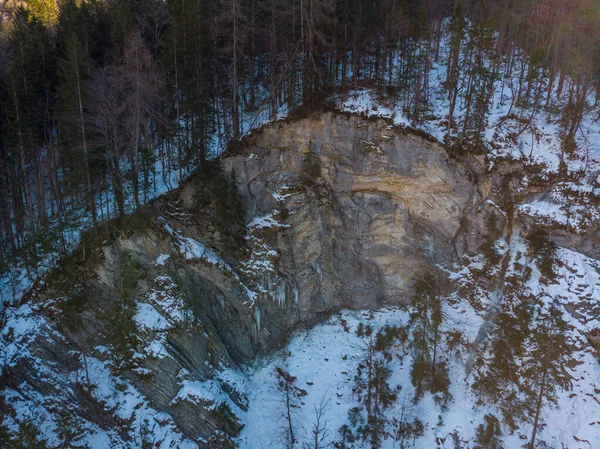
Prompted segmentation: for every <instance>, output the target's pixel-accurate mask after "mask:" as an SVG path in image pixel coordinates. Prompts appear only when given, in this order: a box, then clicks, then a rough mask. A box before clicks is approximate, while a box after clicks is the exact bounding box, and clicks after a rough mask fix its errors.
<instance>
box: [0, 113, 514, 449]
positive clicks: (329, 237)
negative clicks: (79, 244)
mask: <svg viewBox="0 0 600 449" xmlns="http://www.w3.org/2000/svg"><path fill="white" fill-rule="evenodd" d="M220 164H221V167H222V169H223V173H225V177H226V178H227V181H228V183H229V184H230V185H233V184H235V190H237V193H238V195H239V199H240V203H241V205H240V207H241V209H242V211H241V212H242V213H243V215H244V217H245V220H244V221H245V223H246V228H245V230H244V232H243V234H244V235H245V238H244V240H243V241H244V242H245V243H244V244H242V245H240V244H239V242H238V243H237V244H236V243H234V244H233V245H232V242H235V240H233V237H231V236H229V235H228V234H229V233H230V231H231V226H230V223H227V222H226V221H227V220H224V219H223V217H222V215H223V205H221V206H219V204H217V203H218V200H215V198H213V197H211V196H210V195H209V194H207V192H208V191H209V190H208V188H207V187H206V183H207V182H211V181H210V180H209V181H207V178H208V176H204V177H203V176H199V177H197V178H196V179H193V180H191V181H190V182H189V183H187V184H186V185H185V186H184V187H183V188H181V189H180V190H179V191H177V192H174V193H172V194H169V195H167V196H166V197H163V198H161V199H159V200H158V201H156V202H155V204H154V205H153V206H152V208H151V212H152V213H146V214H145V215H142V217H141V218H142V221H143V222H142V224H141V225H139V224H138V226H136V227H135V228H132V229H130V230H129V231H127V232H122V233H121V234H120V235H119V236H118V237H117V238H115V239H113V240H112V242H111V243H107V244H105V245H104V246H103V247H101V248H97V249H95V250H94V251H92V254H91V255H90V254H89V252H88V254H87V262H86V263H76V264H75V265H76V268H74V267H73V266H71V268H69V269H68V270H67V269H65V271H64V272H63V273H62V274H61V273H60V271H59V273H58V275H57V276H56V279H55V280H54V281H50V282H49V284H48V286H47V287H45V288H44V289H43V290H41V291H38V292H35V293H34V294H33V298H32V299H31V301H33V302H35V303H36V304H37V306H36V307H38V308H39V310H37V311H36V312H35V314H39V315H41V316H43V317H44V318H43V320H44V323H46V324H44V325H43V326H40V329H41V330H39V331H37V333H35V334H34V335H28V336H23V337H22V338H21V336H19V335H17V337H16V339H15V338H14V337H12V338H13V341H10V342H9V343H10V344H9V346H7V348H8V349H7V351H11V350H12V349H11V348H12V346H14V348H13V349H15V351H14V354H12V353H11V354H12V355H11V363H10V366H7V367H5V374H4V379H5V381H4V382H3V384H2V385H0V387H2V386H4V387H5V388H10V389H11V391H20V392H21V393H23V391H24V388H25V387H24V386H23V385H27V388H31V389H32V390H34V391H38V392H42V393H44V394H47V395H55V396H56V397H57V398H60V399H56V400H55V401H57V400H60V401H65V403H71V404H74V406H73V410H77V413H78V415H79V416H81V417H82V418H83V419H85V420H87V421H89V422H91V423H93V424H94V425H96V426H98V427H99V428H101V429H108V430H111V432H112V430H113V429H115V428H119V429H120V430H118V431H115V432H113V433H114V435H113V434H112V433H111V435H112V436H111V437H110V438H113V440H111V441H113V443H114V442H115V441H118V442H119V443H118V444H117V443H115V444H116V446H115V447H136V444H137V443H135V442H133V440H134V439H135V438H137V437H135V435H136V434H137V433H141V430H140V429H139V424H136V422H137V421H136V419H137V418H135V417H134V416H133V415H131V417H130V419H129V420H128V419H124V420H123V419H121V420H119V419H115V418H114V415H115V412H114V407H115V405H114V404H111V403H109V402H108V399H106V398H105V397H103V396H101V395H100V394H99V393H98V391H99V387H98V385H96V384H95V383H94V381H93V380H90V384H93V386H91V385H88V382H87V380H85V381H84V380H82V379H83V378H84V371H85V370H84V366H83V363H84V360H83V359H82V357H80V354H81V353H84V352H85V353H86V354H88V358H89V359H90V362H89V363H90V366H92V365H94V364H96V365H98V364H101V363H104V364H105V365H106V366H108V367H109V368H111V369H112V368H114V366H116V365H117V362H115V361H114V360H113V359H114V353H115V350H114V348H113V346H114V338H113V337H114V335H113V334H114V333H115V332H116V330H115V329H117V328H116V327H115V318H114V317H115V316H117V317H121V315H119V313H120V312H119V311H120V310H121V308H122V307H123V306H122V303H123V301H125V299H127V300H129V301H133V305H130V306H129V307H133V308H134V310H133V311H132V312H133V314H134V315H135V316H134V317H133V318H131V317H129V321H127V323H129V325H131V326H134V327H133V328H132V329H133V331H134V332H135V333H136V334H137V335H138V337H139V339H138V342H137V346H136V348H135V350H134V351H133V352H131V353H128V354H127V355H125V356H123V355H121V356H120V357H121V359H123V358H126V359H128V360H126V361H127V362H131V363H129V364H128V365H127V366H126V367H125V368H122V369H121V371H119V376H120V377H119V378H120V379H122V381H123V382H126V383H127V385H130V386H131V388H132V389H135V390H136V391H138V392H141V394H142V395H143V397H145V400H147V401H148V404H149V405H148V404H146V405H145V406H148V407H151V409H152V410H156V411H160V412H167V413H169V414H170V415H171V417H172V419H173V421H174V423H173V424H174V427H176V428H177V429H179V430H180V431H181V432H183V434H184V435H185V437H187V438H190V439H193V440H194V441H196V442H199V443H200V445H201V446H204V445H207V444H208V443H207V441H208V439H209V437H211V436H214V435H215V434H216V433H217V434H218V432H217V431H223V432H225V433H226V434H234V433H235V425H233V424H232V423H230V422H225V421H224V419H223V412H222V411H219V412H217V411H216V408H215V404H216V403H217V402H219V401H220V400H221V399H219V397H218V395H217V397H215V398H213V399H210V398H208V399H207V398H197V397H191V396H190V395H189V394H188V393H186V391H187V390H186V389H185V385H186V382H198V381H206V380H207V379H209V380H210V379H212V380H213V381H214V383H215V384H218V386H217V387H215V388H216V389H217V390H218V391H219V392H220V393H219V394H222V395H223V396H226V397H228V398H230V400H231V401H233V402H232V403H233V404H235V406H237V407H240V408H244V407H245V399H244V397H243V394H241V392H238V391H235V390H233V389H232V388H231V387H230V385H228V383H227V381H226V380H224V379H222V378H219V377H218V376H217V377H214V373H215V369H216V368H218V367H223V366H234V365H236V364H238V363H246V362H249V361H251V360H252V359H253V358H254V357H255V356H256V355H257V354H258V353H261V352H266V351H269V350H272V349H273V348H275V347H277V346H278V345H281V344H282V343H283V342H284V340H285V337H286V336H287V335H289V333H290V332H291V331H292V330H294V329H296V328H298V327H299V326H304V325H310V324H311V323H314V322H315V321H317V320H319V319H321V318H322V317H324V316H326V315H328V314H329V313H331V312H334V311H336V310H339V309H340V308H344V307H351V308H375V307H379V306H381V305H384V304H406V303H407V302H408V301H409V299H410V294H411V286H412V283H413V281H414V279H415V277H416V276H418V275H419V274H420V273H423V272H424V271H425V270H427V269H429V268H431V267H432V265H434V264H437V265H442V266H443V265H448V264H451V263H453V262H458V261H459V260H460V257H462V255H463V254H465V253H467V254H468V253H477V252H479V248H480V246H481V245H482V242H483V241H484V240H485V238H486V235H487V234H488V233H489V232H491V231H492V230H490V229H489V222H490V221H491V222H493V223H495V226H496V227H497V229H495V232H498V233H501V232H502V231H503V230H504V231H506V229H507V227H508V226H507V225H508V224H509V223H508V222H509V221H511V220H512V218H511V217H512V215H511V216H507V215H506V213H505V212H503V211H502V210H501V208H500V207H499V206H498V205H496V203H498V202H499V201H500V200H499V199H498V198H499V197H500V198H504V199H506V198H508V199H510V198H511V195H510V193H511V192H513V191H514V190H515V188H514V184H515V183H517V184H518V180H517V181H515V178H514V176H512V175H511V173H513V172H514V170H512V169H510V167H509V168H508V169H507V172H506V173H501V172H496V173H494V174H485V173H484V172H485V170H484V164H483V163H482V161H477V159H475V158H473V159H471V160H469V164H468V165H469V167H470V168H467V165H465V164H463V163H462V162H459V161H457V160H456V159H453V158H451V157H450V156H449V155H448V154H447V152H446V151H445V150H444V149H443V148H442V147H441V146H440V145H439V144H436V143H432V142H430V141H428V140H427V139H424V138H422V137H419V136H416V135H412V134H407V133H404V132H402V131H401V130H398V129H394V128H392V127H391V126H389V125H388V123H387V122H386V121H384V120H366V119H363V118H360V117H356V116H347V115H339V114H333V113H319V114H315V115H313V116H311V117H309V118H305V119H302V120H299V121H295V122H292V123H277V124H274V125H272V126H270V127H267V128H266V129H264V130H262V131H261V132H259V133H257V134H256V135H254V136H252V137H250V138H248V139H247V141H246V142H245V144H244V146H243V148H242V149H241V150H240V151H239V152H238V153H236V154H230V155H226V156H224V157H223V158H221V160H220ZM473 167H476V168H475V169H474V168H473ZM477 167H479V168H477ZM516 168H518V167H516ZM473 171H475V173H473ZM225 184H227V183H225ZM500 192H502V193H501V194H499V193H500ZM507 192H508V193H507ZM231 199H232V198H229V200H231ZM234 203H235V202H234V201H230V203H229V204H226V205H225V212H228V213H230V214H229V215H230V216H233V215H235V214H231V212H235V211H227V209H228V208H235V207H238V206H235V204H234ZM219 207H220V209H219ZM504 209H506V207H504ZM220 211H221V212H220ZM490 217H495V218H494V219H493V220H490V219H489V218H490ZM232 246H233V247H232ZM236 246H237V247H238V248H236ZM240 246H241V249H240V248H239V247H240ZM84 255H85V252H84ZM125 255H126V256H127V257H125V259H126V262H127V261H129V262H127V263H126V264H125V265H126V266H125V268H124V265H123V264H124V262H123V260H124V256H125ZM79 256H80V255H77V257H79ZM127 264H129V265H131V264H133V265H132V266H131V267H130V266H129V265H127ZM75 269H76V270H78V271H75V272H74V271H73V270H75ZM69 270H71V271H69ZM128 270H129V271H131V272H133V273H134V274H135V276H134V277H135V279H134V282H133V283H132V285H131V286H130V287H129V288H128V289H126V288H125V287H124V285H125V283H126V282H125V278H126V274H127V271H128ZM65 282H66V283H67V284H68V283H70V284H71V287H69V288H67V289H66V291H65V290H64V289H63V288H62V287H60V285H62V284H64V283H65ZM126 290H127V291H126ZM74 292H77V295H79V296H77V297H78V298H79V303H78V304H77V306H76V307H75V306H74V305H73V301H74V299H73V298H74V297H75V296H76V295H75V293H74ZM82 295H83V299H81V298H82ZM124 298H125V299H124ZM81 302H82V303H81ZM73 309H74V310H73ZM148 310H150V311H151V312H152V311H154V312H152V313H154V315H151V316H152V320H153V321H152V322H148V318H144V317H145V315H144V313H143V312H145V311H148ZM116 321H118V320H116ZM117 330H118V329H117ZM3 338H4V340H6V341H8V340H9V337H7V336H6V335H4V334H3ZM22 344H27V346H28V347H29V348H31V349H30V350H28V351H29V352H26V353H23V352H21V353H19V351H17V349H18V348H19V347H20V346H19V345H22ZM11 345H12V346H11ZM111 345H113V346H111ZM106 348H113V349H110V350H107V349H106ZM65 354H69V356H68V357H66V356H65ZM111 354H112V355H111ZM132 354H133V355H132ZM86 363H88V362H86ZM42 366H46V367H48V366H50V367H52V374H51V375H50V376H49V375H48V372H47V368H44V369H42ZM44 370H46V371H44ZM74 373H75V374H74ZM86 376H87V374H86ZM49 377H50V378H51V379H50V380H49ZM92 377H93V376H92ZM207 388H208V387H207ZM127 391H129V390H127ZM211 391H212V390H211ZM117 394H118V393H117V392H116V390H115V395H117ZM123 401H125V399H123ZM211 401H212V402H211ZM145 406H144V407H145ZM235 406H234V407H235ZM139 407H142V406H139ZM234 411H235V410H234ZM157 422H158V421H157ZM136 425H137V426H138V427H135V426H136ZM168 425H169V426H170V425H171V424H168ZM132 435H133V436H132ZM165 438H166V437H165ZM213 447H218V446H213Z"/></svg>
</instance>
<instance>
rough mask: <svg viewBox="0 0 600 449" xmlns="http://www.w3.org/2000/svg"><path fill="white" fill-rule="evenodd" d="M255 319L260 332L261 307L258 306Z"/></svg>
mask: <svg viewBox="0 0 600 449" xmlns="http://www.w3.org/2000/svg"><path fill="white" fill-rule="evenodd" d="M254 318H255V319H256V330H257V331H260V306H259V305H258V304H256V307H255V308H254Z"/></svg>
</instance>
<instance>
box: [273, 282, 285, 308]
mask: <svg viewBox="0 0 600 449" xmlns="http://www.w3.org/2000/svg"><path fill="white" fill-rule="evenodd" d="M275 299H276V300H277V305H278V306H279V307H283V306H284V305H285V279H280V281H279V283H278V284H277V287H275Z"/></svg>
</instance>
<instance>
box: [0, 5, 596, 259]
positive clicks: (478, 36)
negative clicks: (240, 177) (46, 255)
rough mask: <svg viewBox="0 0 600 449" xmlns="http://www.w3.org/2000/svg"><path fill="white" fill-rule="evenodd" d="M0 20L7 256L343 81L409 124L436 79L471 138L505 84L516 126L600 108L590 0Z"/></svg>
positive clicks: (117, 212) (54, 238) (121, 9)
mask: <svg viewBox="0 0 600 449" xmlns="http://www.w3.org/2000/svg"><path fill="white" fill-rule="evenodd" d="M0 20H1V22H0V32H1V34H0V39H1V41H0V45H1V46H0V98H1V110H0V114H1V115H0V161H1V163H0V230H1V238H0V249H1V251H0V254H2V257H1V258H0V269H2V268H3V267H6V265H7V264H9V263H10V260H11V258H14V257H18V258H19V260H27V261H28V262H27V263H26V265H27V267H34V266H35V265H36V263H37V262H39V261H37V260H36V257H39V256H36V254H39V253H40V251H39V248H40V246H41V247H46V248H48V249H49V251H54V252H55V253H57V254H59V253H65V252H67V250H68V248H69V246H70V239H72V236H71V235H70V233H69V229H71V228H80V227H81V226H82V223H85V224H86V226H90V225H92V224H95V223H98V222H103V221H106V220H108V219H111V218H114V217H119V216H123V215H124V214H126V213H127V212H128V211H131V210H134V209H136V208H138V207H139V206H140V205H142V204H145V203H146V202H147V201H148V200H149V199H150V198H152V197H154V196H156V193H157V191H161V189H162V191H164V190H168V188H170V187H173V186H175V185H177V183H178V180H181V179H183V178H184V177H185V176H186V175H187V174H188V173H189V172H190V171H191V170H193V169H194V168H196V167H201V166H202V165H203V164H204V163H205V161H207V160H209V159H211V158H213V157H214V156H215V155H217V154H218V153H220V152H221V151H223V149H224V148H225V147H226V146H227V144H228V143H229V144H230V143H231V142H235V141H236V140H237V139H240V138H241V137H242V136H244V135H245V134H247V133H248V132H249V131H250V130H251V129H253V128H255V127H257V125H258V124H260V123H263V122H265V121H267V120H269V119H273V118H276V117H278V116H281V115H287V114H289V113H292V112H293V111H295V110H297V109H298V108H302V107H305V108H310V107H314V106H318V105H323V104H324V103H326V102H327V100H328V99H330V98H331V96H332V95H335V94H336V93H340V92H342V93H343V92H345V91H348V90H350V89H357V88H361V87H364V86H369V87H373V88H375V89H377V90H379V91H380V92H381V94H382V95H384V96H388V97H390V98H394V99H397V100H398V101H401V102H402V104H403V107H404V109H405V112H406V115H407V116H408V117H409V118H410V120H411V121H412V122H413V123H416V124H418V123H421V122H423V121H424V120H427V119H428V118H430V116H431V114H432V112H431V110H430V108H429V105H430V104H432V102H433V100H432V98H433V97H434V95H438V97H439V95H440V94H441V97H442V98H445V101H446V103H447V117H446V127H447V132H446V135H445V140H446V143H449V144H453V143H459V144H461V145H465V142H468V143H469V145H477V144H478V141H480V138H481V135H482V134H483V133H484V131H485V128H486V116H487V114H488V113H489V110H490V104H491V102H492V101H493V98H492V95H493V92H494V89H493V88H494V86H495V85H496V83H498V82H502V83H504V82H506V86H504V84H503V86H502V89H503V90H504V89H506V90H508V89H511V90H512V91H513V99H512V103H514V105H513V104H511V108H510V110H509V114H508V115H509V116H514V117H518V120H519V121H520V122H521V124H522V126H521V129H522V130H525V129H526V128H527V127H528V123H530V122H531V120H532V119H533V117H534V116H535V115H536V113H542V112H543V111H544V110H547V109H552V110H553V112H555V113H558V114H560V116H561V119H560V123H559V126H560V128H561V135H562V138H563V143H564V146H565V150H567V151H575V148H574V147H575V145H573V142H574V136H575V135H576V133H577V132H578V129H579V125H580V123H581V121H582V119H583V117H584V115H586V114H598V112H593V111H591V110H590V108H591V109H593V110H594V111H595V110H596V106H597V104H598V100H599V98H598V96H597V95H596V94H595V92H600V91H599V90H597V89H596V85H597V83H598V75H599V72H598V70H599V67H598V65H599V63H598V61H599V59H598V45H599V43H600V27H598V26H597V21H598V5H597V3H596V2H594V1H593V0H576V1H569V2H565V1H562V0H548V1H537V0H531V1H519V2H515V1H510V0H422V1H419V0H382V1H375V2H366V1H362V0H357V1H350V0H223V1H217V0H210V1H207V0H202V1H200V0H199V1H189V0H188V1H185V0H173V1H171V0H169V1H162V0H156V1H154V0H140V1H137V0H136V1H129V0H127V1H121V0H110V1H108V0H107V1H103V0H89V1H88V0H85V1H83V0H61V1H54V0H32V1H17V0H7V1H5V2H4V5H3V9H2V12H1V16H0ZM434 64H438V65H439V64H443V67H444V71H443V72H444V73H443V79H439V77H438V79H437V80H432V79H431V78H432V76H430V73H431V68H432V66H433V65H434ZM514 72H517V73H518V75H517V76H516V79H515V78H514V77H512V76H511V77H510V79H509V74H513V73H514ZM515 80H516V82H517V85H513V84H514V83H513V81H515ZM565 96H566V100H565ZM590 97H592V98H590ZM558 100H561V101H558ZM460 108H463V109H465V110H467V111H469V112H468V113H466V114H463V115H460V114H457V112H458V110H459V109H460ZM517 132H518V131H517ZM165 186H166V187H165ZM29 269H30V268H27V271H28V270H29Z"/></svg>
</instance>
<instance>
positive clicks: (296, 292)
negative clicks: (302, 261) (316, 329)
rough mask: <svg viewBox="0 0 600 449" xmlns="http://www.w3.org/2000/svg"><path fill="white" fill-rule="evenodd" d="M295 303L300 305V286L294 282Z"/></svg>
mask: <svg viewBox="0 0 600 449" xmlns="http://www.w3.org/2000/svg"><path fill="white" fill-rule="evenodd" d="M294 303H296V304H298V284H297V283H296V281H294Z"/></svg>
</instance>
